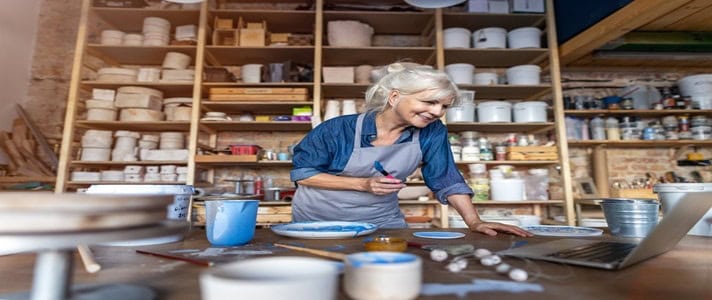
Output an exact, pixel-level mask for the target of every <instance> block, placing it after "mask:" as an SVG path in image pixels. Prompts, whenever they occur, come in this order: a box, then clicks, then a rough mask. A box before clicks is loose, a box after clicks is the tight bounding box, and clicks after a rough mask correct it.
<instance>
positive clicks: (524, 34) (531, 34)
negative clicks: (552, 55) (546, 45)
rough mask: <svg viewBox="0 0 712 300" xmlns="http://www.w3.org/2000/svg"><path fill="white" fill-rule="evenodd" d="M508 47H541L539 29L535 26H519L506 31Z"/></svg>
mask: <svg viewBox="0 0 712 300" xmlns="http://www.w3.org/2000/svg"><path fill="white" fill-rule="evenodd" d="M507 43H508V44H509V48H512V49H523V48H541V29H539V28H536V27H520V28H517V29H514V30H512V31H510V32H509V33H507Z"/></svg>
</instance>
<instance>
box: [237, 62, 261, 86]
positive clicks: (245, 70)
mask: <svg viewBox="0 0 712 300" xmlns="http://www.w3.org/2000/svg"><path fill="white" fill-rule="evenodd" d="M240 73H241V74H242V81H243V82H246V83H259V82H260V81H261V80H262V65H261V64H246V65H243V66H242V68H241V69H240Z"/></svg>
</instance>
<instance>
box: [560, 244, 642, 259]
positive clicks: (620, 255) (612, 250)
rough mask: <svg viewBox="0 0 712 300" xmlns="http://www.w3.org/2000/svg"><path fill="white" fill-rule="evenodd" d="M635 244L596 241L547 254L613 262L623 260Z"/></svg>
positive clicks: (566, 257)
mask: <svg viewBox="0 0 712 300" xmlns="http://www.w3.org/2000/svg"><path fill="white" fill-rule="evenodd" d="M636 246H637V245H636V244H628V243H616V242H598V243H593V244H588V245H584V246H580V247H575V248H570V249H566V250H562V251H558V252H554V253H552V254H549V255H547V256H549V257H555V258H564V259H576V260H586V261H591V262H601V263H614V262H618V261H621V260H623V259H624V258H625V257H626V256H628V254H629V253H630V252H631V251H633V249H634V248H635V247H636Z"/></svg>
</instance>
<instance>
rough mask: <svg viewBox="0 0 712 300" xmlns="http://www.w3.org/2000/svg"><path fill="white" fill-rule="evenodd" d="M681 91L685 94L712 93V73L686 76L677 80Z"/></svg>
mask: <svg viewBox="0 0 712 300" xmlns="http://www.w3.org/2000/svg"><path fill="white" fill-rule="evenodd" d="M677 85H678V86H679V87H680V93H681V94H682V95H683V96H692V95H711V94H712V74H698V75H692V76H685V77H683V78H682V79H680V80H678V81H677Z"/></svg>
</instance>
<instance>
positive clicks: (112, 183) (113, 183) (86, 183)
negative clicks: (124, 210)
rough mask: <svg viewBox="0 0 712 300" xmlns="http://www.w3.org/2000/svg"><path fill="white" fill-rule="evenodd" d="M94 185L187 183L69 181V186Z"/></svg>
mask: <svg viewBox="0 0 712 300" xmlns="http://www.w3.org/2000/svg"><path fill="white" fill-rule="evenodd" d="M92 184H104V185H134V184H137V185H174V184H185V182H181V181H174V182H163V181H161V182H130V181H68V182H67V185H70V186H87V185H92Z"/></svg>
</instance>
